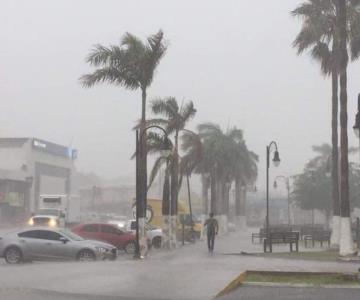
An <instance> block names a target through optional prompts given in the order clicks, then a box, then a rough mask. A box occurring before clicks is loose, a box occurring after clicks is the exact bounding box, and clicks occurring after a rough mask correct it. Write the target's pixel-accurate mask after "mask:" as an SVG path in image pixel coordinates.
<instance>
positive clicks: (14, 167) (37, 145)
mask: <svg viewBox="0 0 360 300" xmlns="http://www.w3.org/2000/svg"><path fill="white" fill-rule="evenodd" d="M76 158H77V151H76V150H75V149H71V148H69V147H65V146H61V145H58V144H54V143H51V142H48V141H44V140H41V139H37V138H0V223H2V222H14V221H20V220H21V219H23V218H26V217H27V216H28V215H29V214H31V212H34V211H36V209H38V207H37V206H38V201H37V199H38V198H39V195H40V194H71V193H72V191H73V190H74V187H72V174H73V173H74V170H75V166H74V161H75V159H76Z"/></svg>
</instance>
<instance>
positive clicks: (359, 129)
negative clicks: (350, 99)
mask: <svg viewBox="0 0 360 300" xmlns="http://www.w3.org/2000/svg"><path fill="white" fill-rule="evenodd" d="M353 129H354V133H355V135H356V136H357V137H359V136H360V94H359V95H358V111H357V113H356V116H355V124H354V126H353Z"/></svg>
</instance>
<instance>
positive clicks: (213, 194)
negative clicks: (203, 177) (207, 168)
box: [210, 167, 217, 215]
mask: <svg viewBox="0 0 360 300" xmlns="http://www.w3.org/2000/svg"><path fill="white" fill-rule="evenodd" d="M216 183H217V180H216V169H215V168H214V167H213V169H212V170H211V178H210V212H211V213H213V214H214V215H217V207H216V202H217V201H216V194H217V193H216V190H217V189H216Z"/></svg>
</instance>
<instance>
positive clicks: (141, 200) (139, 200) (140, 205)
mask: <svg viewBox="0 0 360 300" xmlns="http://www.w3.org/2000/svg"><path fill="white" fill-rule="evenodd" d="M151 128H157V129H160V130H161V131H162V132H163V133H164V143H163V150H164V151H169V150H171V143H170V141H169V139H168V134H167V132H166V130H165V129H164V128H162V127H160V126H157V125H152V126H148V127H146V128H145V129H144V130H143V131H142V132H141V134H140V130H136V141H135V143H136V144H135V146H136V147H135V157H136V162H135V168H136V184H135V186H136V189H135V190H136V202H135V205H136V247H135V254H134V258H141V251H140V236H139V218H140V211H141V210H143V212H142V216H145V217H146V199H147V187H146V186H144V184H142V182H141V180H142V178H143V177H142V176H141V174H140V157H142V153H141V149H142V147H141V142H142V139H143V138H144V135H145V132H146V131H147V130H148V129H151ZM145 155H147V153H145ZM146 177H147V175H146ZM141 187H143V188H144V191H141V190H140V188H141ZM141 195H143V196H142V197H141ZM143 230H144V229H143Z"/></svg>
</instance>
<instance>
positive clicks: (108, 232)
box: [71, 223, 136, 253]
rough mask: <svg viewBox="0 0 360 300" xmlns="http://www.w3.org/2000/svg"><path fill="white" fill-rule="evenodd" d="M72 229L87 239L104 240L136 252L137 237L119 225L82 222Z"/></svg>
mask: <svg viewBox="0 0 360 300" xmlns="http://www.w3.org/2000/svg"><path fill="white" fill-rule="evenodd" d="M71 230H72V231H73V232H74V233H76V234H77V235H80V236H81V237H83V238H85V239H92V240H98V241H103V242H106V243H109V244H112V245H114V246H115V247H117V248H118V249H120V250H125V252H126V253H134V252H135V247H136V238H135V235H134V234H133V233H132V232H124V231H121V230H120V229H119V228H117V226H115V225H111V224H104V223H87V224H80V225H77V226H74V227H73V228H71Z"/></svg>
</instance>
